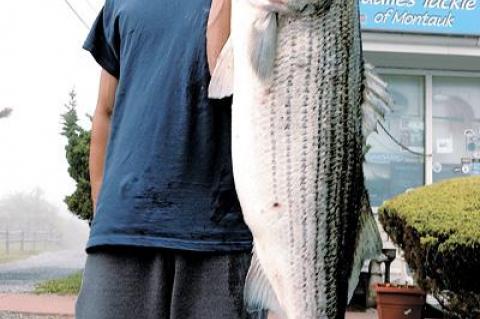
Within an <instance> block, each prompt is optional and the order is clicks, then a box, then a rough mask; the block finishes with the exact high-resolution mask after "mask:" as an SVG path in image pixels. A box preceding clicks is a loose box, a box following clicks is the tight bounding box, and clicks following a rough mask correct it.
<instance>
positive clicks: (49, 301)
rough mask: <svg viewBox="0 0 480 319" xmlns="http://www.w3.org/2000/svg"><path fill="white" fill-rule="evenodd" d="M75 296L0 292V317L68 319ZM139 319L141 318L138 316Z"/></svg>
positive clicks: (353, 315)
mask: <svg viewBox="0 0 480 319" xmlns="http://www.w3.org/2000/svg"><path fill="white" fill-rule="evenodd" d="M76 298H77V297H76V296H59V295H35V294H26V293H19V294H14V293H3V294H2V293H0V319H17V318H18V319H60V318H61V319H64V318H65V319H67V318H68V319H70V318H73V317H74V312H75V300H76ZM139 319H141V318H139ZM346 319H377V314H376V311H375V310H373V309H368V310H367V311H365V312H362V311H355V312H348V313H347V316H346Z"/></svg>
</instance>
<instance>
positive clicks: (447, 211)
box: [379, 177, 480, 319]
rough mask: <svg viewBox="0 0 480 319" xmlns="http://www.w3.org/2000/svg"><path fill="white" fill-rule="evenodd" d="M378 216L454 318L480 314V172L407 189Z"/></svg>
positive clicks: (419, 277)
mask: <svg viewBox="0 0 480 319" xmlns="http://www.w3.org/2000/svg"><path fill="white" fill-rule="evenodd" d="M379 217H380V222H381V224H382V225H383V227H384V228H385V231H386V232H387V233H388V234H389V235H390V237H391V238H392V240H393V241H394V242H395V243H396V244H397V245H399V246H400V247H401V248H402V249H403V250H404V253H405V259H406V261H407V263H408V264H409V266H410V267H411V268H412V269H413V270H414V271H415V274H416V277H417V278H416V279H417V282H418V284H419V285H420V286H421V287H422V288H423V289H425V290H427V291H429V292H430V293H432V294H433V295H434V296H435V297H436V298H437V299H438V300H439V301H440V303H441V304H442V305H443V306H444V308H445V309H446V310H447V312H448V313H449V315H450V317H452V318H462V319H466V318H480V177H462V178H455V179H451V180H447V181H443V182H439V183H435V184H433V185H429V186H425V187H419V188H417V189H414V190H412V191H409V192H406V193H403V194H401V195H399V196H396V197H395V198H393V199H390V200H387V201H385V202H384V203H383V205H382V206H381V207H380V208H379Z"/></svg>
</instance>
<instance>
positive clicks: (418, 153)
mask: <svg viewBox="0 0 480 319" xmlns="http://www.w3.org/2000/svg"><path fill="white" fill-rule="evenodd" d="M377 123H378V125H379V126H380V127H381V128H382V130H383V131H384V132H385V133H386V134H387V135H388V137H390V139H391V140H392V141H393V142H394V143H395V144H397V145H398V146H400V147H401V148H402V149H404V150H406V151H407V152H409V153H412V154H414V155H417V156H422V157H431V156H432V154H427V153H425V152H423V153H422V152H416V151H414V150H412V149H410V148H409V147H408V146H405V145H403V144H402V142H400V141H399V140H397V139H396V138H395V137H394V136H393V135H392V134H391V133H390V132H389V131H388V130H387V129H386V128H385V126H383V124H382V123H381V121H378V122H377Z"/></svg>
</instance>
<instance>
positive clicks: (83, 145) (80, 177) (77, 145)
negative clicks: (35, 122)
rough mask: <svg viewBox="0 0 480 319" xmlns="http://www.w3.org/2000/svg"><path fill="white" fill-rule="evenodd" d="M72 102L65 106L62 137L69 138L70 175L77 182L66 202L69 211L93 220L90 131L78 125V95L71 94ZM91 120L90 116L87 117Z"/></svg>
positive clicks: (67, 152) (67, 154) (68, 158)
mask: <svg viewBox="0 0 480 319" xmlns="http://www.w3.org/2000/svg"><path fill="white" fill-rule="evenodd" d="M69 96H70V100H69V102H68V103H67V104H65V108H66V109H67V111H66V112H65V113H63V114H62V118H63V122H62V124H63V127H62V133H61V134H62V135H63V136H65V137H66V138H67V145H66V146H65V151H66V157H67V161H68V164H69V168H68V173H69V174H70V176H71V177H72V178H73V179H74V180H75V182H76V189H75V191H74V192H73V194H71V195H69V196H66V197H65V199H64V201H65V203H66V204H67V206H68V208H69V210H70V211H71V212H72V213H73V214H75V215H77V216H78V217H79V218H81V219H85V220H91V218H92V216H93V204H92V200H91V197H90V192H91V189H90V176H89V169H88V157H89V152H90V131H87V130H85V129H83V128H82V127H81V126H80V125H79V124H78V116H77V110H76V107H77V100H76V93H75V91H74V90H72V91H71V92H70V93H69ZM87 117H89V118H90V119H91V117H90V116H88V115H87Z"/></svg>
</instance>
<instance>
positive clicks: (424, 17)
mask: <svg viewBox="0 0 480 319" xmlns="http://www.w3.org/2000/svg"><path fill="white" fill-rule="evenodd" d="M358 1H359V3H360V15H361V17H360V18H361V23H362V29H363V30H382V31H400V32H415V33H442V34H457V35H480V0H358Z"/></svg>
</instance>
